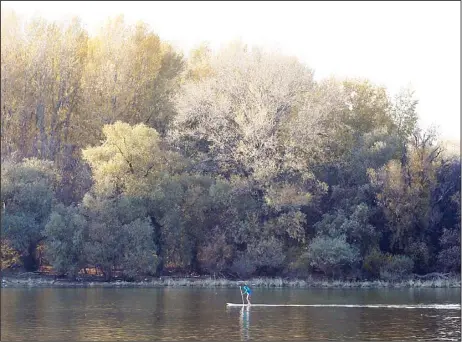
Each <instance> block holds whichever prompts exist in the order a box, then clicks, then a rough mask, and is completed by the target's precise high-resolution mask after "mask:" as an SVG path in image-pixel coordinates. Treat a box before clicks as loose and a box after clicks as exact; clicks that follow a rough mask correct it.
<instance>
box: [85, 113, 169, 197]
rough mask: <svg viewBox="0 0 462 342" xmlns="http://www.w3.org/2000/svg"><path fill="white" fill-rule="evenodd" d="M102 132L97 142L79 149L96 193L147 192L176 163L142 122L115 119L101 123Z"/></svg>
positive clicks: (137, 194)
mask: <svg viewBox="0 0 462 342" xmlns="http://www.w3.org/2000/svg"><path fill="white" fill-rule="evenodd" d="M103 134H104V136H105V138H106V139H105V140H104V141H103V142H102V144H101V145H99V146H95V147H88V148H86V149H84V150H83V151H82V156H83V159H84V160H85V161H87V162H88V163H89V165H90V167H91V170H92V174H93V181H94V190H95V191H96V192H97V193H100V194H106V195H108V194H121V193H124V194H126V195H133V196H147V195H148V194H149V193H150V192H151V191H153V190H154V189H155V187H156V184H158V183H159V182H160V179H161V178H162V177H163V175H165V174H168V173H169V172H171V171H172V170H175V168H176V167H177V166H178V163H177V162H178V158H177V157H176V154H175V153H171V152H169V151H165V150H163V149H162V148H161V146H160V140H159V135H158V133H157V132H156V130H155V129H153V128H149V127H147V126H146V125H144V124H137V125H134V126H131V125H129V124H127V123H123V122H120V121H118V122H116V123H114V124H112V125H105V126H104V127H103Z"/></svg>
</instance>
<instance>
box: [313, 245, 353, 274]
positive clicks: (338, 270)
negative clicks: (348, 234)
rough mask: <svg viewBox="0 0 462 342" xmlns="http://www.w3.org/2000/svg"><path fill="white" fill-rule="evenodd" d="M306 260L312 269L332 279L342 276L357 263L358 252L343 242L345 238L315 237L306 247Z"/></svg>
mask: <svg viewBox="0 0 462 342" xmlns="http://www.w3.org/2000/svg"><path fill="white" fill-rule="evenodd" d="M306 258H307V259H308V260H309V264H310V266H312V267H315V268H318V269H320V270H321V271H322V272H323V273H324V274H326V275H331V276H333V277H335V276H337V275H343V272H345V271H347V270H348V269H350V268H352V267H353V266H354V264H355V263H356V262H358V261H359V259H360V256H359V251H358V249H357V248H355V247H353V246H351V245H350V244H349V243H348V242H346V240H345V236H339V237H335V238H332V237H324V236H317V237H316V238H314V239H313V240H312V241H311V243H310V244H309V246H308V252H307V253H306Z"/></svg>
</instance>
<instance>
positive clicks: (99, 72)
mask: <svg viewBox="0 0 462 342" xmlns="http://www.w3.org/2000/svg"><path fill="white" fill-rule="evenodd" d="M88 54H89V60H88V63H87V64H86V69H85V74H84V77H83V83H84V90H85V97H86V99H87V101H86V105H85V107H84V108H82V114H84V119H83V120H82V121H84V124H85V126H86V127H87V134H88V135H87V141H89V142H91V143H96V142H97V141H98V140H97V139H98V138H99V137H100V133H101V127H102V126H103V125H105V124H114V123H115V122H116V121H124V122H127V123H129V124H132V125H134V124H139V123H144V124H145V125H147V126H149V127H153V128H155V129H156V130H157V131H158V132H159V133H160V134H161V135H162V134H164V133H165V130H166V129H167V126H168V124H169V122H170V120H171V119H172V117H173V115H174V114H175V112H174V109H173V102H172V101H173V96H174V94H175V92H176V89H177V87H178V85H179V81H180V74H181V72H182V70H183V64H184V62H183V59H182V56H181V55H179V54H178V53H176V52H175V51H174V50H173V49H172V48H171V47H170V46H169V45H168V44H166V43H165V42H162V41H161V40H160V39H159V37H158V36H157V35H156V34H154V33H153V32H152V31H151V30H150V29H149V27H148V26H147V25H146V24H144V23H142V22H138V23H137V24H135V25H127V24H126V23H125V21H124V18H123V16H118V17H116V18H113V19H109V20H108V21H107V22H106V23H105V25H104V26H103V27H102V28H101V31H100V32H99V33H98V34H97V35H96V36H95V37H93V38H91V39H90V41H89V47H88ZM91 135H92V136H93V137H94V138H92V137H91ZM95 138H96V139H95Z"/></svg>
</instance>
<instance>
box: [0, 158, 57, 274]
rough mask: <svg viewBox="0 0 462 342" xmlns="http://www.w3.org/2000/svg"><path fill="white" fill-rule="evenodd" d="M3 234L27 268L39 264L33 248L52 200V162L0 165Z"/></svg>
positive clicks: (54, 184)
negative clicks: (21, 257) (19, 254)
mask: <svg viewBox="0 0 462 342" xmlns="http://www.w3.org/2000/svg"><path fill="white" fill-rule="evenodd" d="M1 168H2V169H1V176H2V177H1V187H2V191H1V200H2V205H3V210H2V235H3V238H5V239H7V240H8V241H9V243H10V244H11V247H12V248H14V249H16V250H18V251H19V252H20V253H21V255H22V256H23V261H24V266H25V267H26V268H27V269H34V268H36V267H38V265H37V260H35V249H36V247H37V245H38V243H39V242H40V241H41V240H42V238H43V237H42V232H43V230H44V228H45V224H46V222H47V221H48V218H49V215H50V213H51V210H52V205H53V203H54V201H55V186H56V183H57V178H58V177H57V174H56V170H55V169H54V165H53V163H52V162H48V161H41V160H37V159H25V160H23V161H21V162H15V161H5V162H3V163H2V166H1Z"/></svg>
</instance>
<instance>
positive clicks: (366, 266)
mask: <svg viewBox="0 0 462 342" xmlns="http://www.w3.org/2000/svg"><path fill="white" fill-rule="evenodd" d="M386 258H387V256H386V254H384V253H382V252H381V251H380V250H378V249H373V250H372V251H371V252H369V254H367V255H366V256H365V257H364V261H363V267H362V268H363V271H364V272H365V273H366V275H368V276H371V277H373V278H379V277H380V269H381V268H382V266H383V265H384V264H385V262H386Z"/></svg>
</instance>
